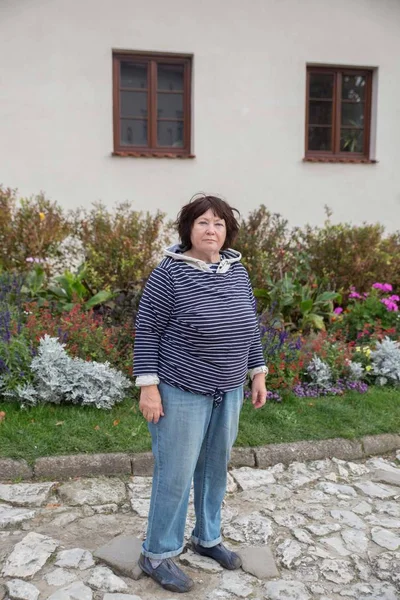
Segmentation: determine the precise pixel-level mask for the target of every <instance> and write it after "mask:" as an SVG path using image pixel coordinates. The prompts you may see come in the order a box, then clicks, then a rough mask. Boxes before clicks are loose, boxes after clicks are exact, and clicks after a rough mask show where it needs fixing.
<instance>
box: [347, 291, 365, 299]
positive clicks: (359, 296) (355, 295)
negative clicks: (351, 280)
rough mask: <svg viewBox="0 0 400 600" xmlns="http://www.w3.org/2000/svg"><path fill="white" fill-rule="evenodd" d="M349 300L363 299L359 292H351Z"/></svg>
mask: <svg viewBox="0 0 400 600" xmlns="http://www.w3.org/2000/svg"><path fill="white" fill-rule="evenodd" d="M349 298H362V296H361V294H359V293H358V292H351V294H349Z"/></svg>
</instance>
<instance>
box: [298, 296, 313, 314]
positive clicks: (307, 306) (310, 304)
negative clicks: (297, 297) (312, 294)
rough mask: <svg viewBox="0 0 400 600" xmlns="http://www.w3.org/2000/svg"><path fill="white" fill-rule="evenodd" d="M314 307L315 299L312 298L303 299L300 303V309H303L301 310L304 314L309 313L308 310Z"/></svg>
mask: <svg viewBox="0 0 400 600" xmlns="http://www.w3.org/2000/svg"><path fill="white" fill-rule="evenodd" d="M312 307H313V301H312V300H311V299H310V300H303V302H301V304H300V310H301V312H302V313H303V314H304V313H307V312H310V310H311V309H312Z"/></svg>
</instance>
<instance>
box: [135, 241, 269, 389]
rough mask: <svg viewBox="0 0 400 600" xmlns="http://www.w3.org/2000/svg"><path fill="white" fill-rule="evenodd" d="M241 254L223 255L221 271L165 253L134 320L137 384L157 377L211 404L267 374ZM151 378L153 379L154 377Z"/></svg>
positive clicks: (175, 250)
mask: <svg viewBox="0 0 400 600" xmlns="http://www.w3.org/2000/svg"><path fill="white" fill-rule="evenodd" d="M240 259H241V254H240V253H239V252H237V251H236V250H231V249H227V250H224V251H222V252H221V261H220V263H219V265H218V266H215V265H211V266H210V265H208V264H207V263H205V262H203V261H201V260H198V259H194V258H191V257H188V256H185V255H184V254H183V253H182V249H181V246H179V245H175V246H172V247H171V248H168V249H167V250H166V251H165V258H164V259H163V260H162V261H161V263H160V264H159V265H158V267H156V269H154V271H153V272H152V274H151V275H150V278H149V280H148V282H147V284H146V287H145V289H144V292H143V296H142V299H141V301H140V305H139V311H138V316H137V320H136V334H135V346H134V368H133V372H134V375H135V376H137V380H136V383H137V385H146V384H145V383H144V382H145V380H146V379H147V383H149V377H145V376H151V375H153V376H154V377H155V378H156V381H157V382H158V379H159V380H160V381H163V382H165V383H167V384H169V385H171V386H174V387H178V388H180V389H183V390H185V391H189V392H192V393H195V394H202V395H210V396H213V397H214V398H218V397H221V394H223V393H224V392H228V391H230V390H233V389H235V388H236V387H239V386H240V385H243V384H244V382H245V380H246V376H247V372H248V371H249V370H253V369H254V370H255V371H256V372H257V371H263V370H264V371H266V368H265V361H264V356H263V352H262V346H261V340H260V332H259V327H258V322H257V317H256V311H255V300H254V296H253V292H252V288H251V284H250V280H249V276H248V273H247V271H246V269H245V268H244V266H243V265H242V264H241V262H240ZM150 380H151V377H150Z"/></svg>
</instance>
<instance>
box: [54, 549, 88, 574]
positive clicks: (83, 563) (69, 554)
mask: <svg viewBox="0 0 400 600" xmlns="http://www.w3.org/2000/svg"><path fill="white" fill-rule="evenodd" d="M94 564H95V563H94V560H93V556H92V553H91V552H89V551H88V550H84V549H83V548H71V549H70V550H62V551H61V552H58V554H57V556H56V561H55V565H56V566H57V567H65V568H69V569H79V570H80V571H84V570H85V569H89V568H90V567H92V566H93V565H94Z"/></svg>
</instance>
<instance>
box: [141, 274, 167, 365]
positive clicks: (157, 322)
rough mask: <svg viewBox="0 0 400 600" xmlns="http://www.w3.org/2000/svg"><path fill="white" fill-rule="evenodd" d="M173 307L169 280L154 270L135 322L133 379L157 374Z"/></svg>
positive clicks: (165, 275)
mask: <svg viewBox="0 0 400 600" xmlns="http://www.w3.org/2000/svg"><path fill="white" fill-rule="evenodd" d="M173 307H174V287H173V282H172V280H171V276H170V274H169V273H168V271H166V270H165V269H163V268H160V267H157V268H156V269H154V271H153V272H152V274H151V275H150V277H149V280H148V282H147V284H146V287H145V289H144V292H143V296H142V298H141V300H140V304H139V311H138V315H137V318H136V331H135V344H134V349H133V374H134V376H139V375H147V374H149V373H151V374H154V375H156V374H157V373H158V350H159V344H160V339H161V336H162V334H163V332H164V331H165V329H166V327H167V325H168V321H169V318H170V315H171V313H172V310H173Z"/></svg>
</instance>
